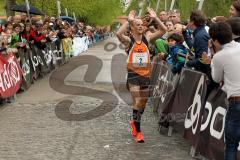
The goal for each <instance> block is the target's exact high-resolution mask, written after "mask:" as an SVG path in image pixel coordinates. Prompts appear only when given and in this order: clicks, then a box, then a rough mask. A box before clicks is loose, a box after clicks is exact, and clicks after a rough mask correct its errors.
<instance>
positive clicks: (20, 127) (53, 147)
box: [0, 39, 191, 160]
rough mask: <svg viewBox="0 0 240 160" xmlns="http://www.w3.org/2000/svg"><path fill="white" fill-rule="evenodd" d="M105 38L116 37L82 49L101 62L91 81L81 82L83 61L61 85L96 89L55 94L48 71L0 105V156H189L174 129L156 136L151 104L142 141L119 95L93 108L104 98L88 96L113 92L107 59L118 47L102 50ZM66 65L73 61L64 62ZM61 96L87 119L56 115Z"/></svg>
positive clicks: (181, 159) (121, 159)
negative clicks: (13, 99) (134, 134)
mask: <svg viewBox="0 0 240 160" xmlns="http://www.w3.org/2000/svg"><path fill="white" fill-rule="evenodd" d="M108 42H116V43H117V45H119V43H118V42H117V41H116V39H109V40H107V41H104V42H101V43H99V44H98V45H95V46H93V47H92V48H90V49H89V51H88V52H85V53H82V55H91V56H96V57H98V58H99V59H101V60H102V62H103V63H102V67H101V71H100V72H99V74H98V76H97V77H96V79H94V78H93V79H94V82H93V83H85V82H84V81H86V77H85V78H84V77H83V75H85V72H86V66H84V65H83V66H80V67H77V68H76V69H74V70H73V71H72V72H71V73H70V74H69V75H68V76H67V78H65V79H64V84H65V85H72V86H76V88H77V87H83V86H84V87H85V88H87V87H88V88H90V89H96V90H97V91H98V92H97V93H96V95H95V93H94V90H93V91H91V92H90V91H89V92H88V90H86V92H84V94H83V95H79V94H78V93H72V94H67V92H62V93H59V92H57V91H55V90H53V89H52V88H51V87H50V84H49V82H50V79H51V76H50V75H48V76H46V77H45V78H43V79H41V80H39V81H37V82H36V83H35V84H34V85H33V86H32V87H31V88H30V89H29V90H28V91H26V92H24V93H21V94H18V96H17V100H16V102H15V103H12V104H7V105H4V106H1V108H0V126H1V127H0V135H1V138H0V160H190V159H191V157H190V156H189V151H190V145H189V144H188V143H187V142H186V140H184V139H183V138H182V134H180V133H177V132H174V133H173V136H172V137H168V136H167V133H165V134H159V132H158V118H157V117H156V115H154V114H153V112H152V107H151V105H148V107H147V109H146V112H145V113H144V116H143V122H142V130H143V135H144V137H145V143H144V144H137V143H135V142H134V139H133V137H132V136H131V134H130V125H129V121H130V115H131V109H130V108H129V105H128V104H126V102H124V101H123V100H120V97H118V98H117V99H118V101H119V102H118V103H115V101H111V98H106V101H105V104H104V106H103V107H102V108H99V109H96V108H97V107H98V106H100V105H101V103H102V102H103V99H104V98H103V99H97V98H94V97H104V96H105V95H108V94H109V95H108V96H109V97H111V96H113V95H115V96H116V95H117V93H116V91H115V90H114V87H113V85H112V82H111V76H110V74H109V73H111V60H112V57H113V56H114V55H116V54H119V53H123V50H121V49H120V48H117V49H115V50H113V51H111V52H107V51H105V50H104V46H106V43H108ZM80 58H81V56H80ZM71 63H72V64H73V63H74V60H70V61H69V62H68V64H71ZM59 69H60V70H65V69H68V67H65V68H64V67H61V68H59ZM96 69H97V68H96ZM56 83H57V82H56ZM119 83H120V82H119ZM61 87H62V86H59V88H61ZM126 94H127V93H126ZM66 100H71V102H73V104H72V105H71V106H70V108H69V111H70V113H71V114H74V115H76V117H77V115H80V116H81V115H84V113H88V112H89V115H91V116H93V117H92V118H91V117H90V118H89V117H88V118H86V120H85V119H81V120H79V121H65V120H63V119H61V118H59V116H58V112H61V113H60V114H61V115H62V114H64V110H61V111H59V110H58V108H57V106H59V103H60V102H64V101H66ZM63 104H65V103H63ZM104 107H105V108H104ZM90 113H91V114H90ZM166 132H167V131H166Z"/></svg>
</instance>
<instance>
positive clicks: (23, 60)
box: [18, 49, 32, 90]
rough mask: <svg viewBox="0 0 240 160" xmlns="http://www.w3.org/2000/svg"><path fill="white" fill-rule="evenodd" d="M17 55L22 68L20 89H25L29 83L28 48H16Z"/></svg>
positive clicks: (30, 73)
mask: <svg viewBox="0 0 240 160" xmlns="http://www.w3.org/2000/svg"><path fill="white" fill-rule="evenodd" d="M18 55H19V58H20V66H21V69H22V74H23V81H22V86H21V89H22V90H26V89H27V88H29V87H30V85H31V75H32V72H31V68H30V54H29V50H27V49H18Z"/></svg>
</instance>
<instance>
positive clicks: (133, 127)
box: [130, 120, 137, 137]
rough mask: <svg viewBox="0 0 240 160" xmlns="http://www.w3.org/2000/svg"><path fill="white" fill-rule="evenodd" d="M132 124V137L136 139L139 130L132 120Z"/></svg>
mask: <svg viewBox="0 0 240 160" xmlns="http://www.w3.org/2000/svg"><path fill="white" fill-rule="evenodd" d="M130 124H131V129H132V135H133V136H134V137H135V136H136V135H137V129H136V127H135V124H134V120H131V122H130Z"/></svg>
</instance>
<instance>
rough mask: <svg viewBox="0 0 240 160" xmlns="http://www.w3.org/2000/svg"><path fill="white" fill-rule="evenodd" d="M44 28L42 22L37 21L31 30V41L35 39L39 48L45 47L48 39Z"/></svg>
mask: <svg viewBox="0 0 240 160" xmlns="http://www.w3.org/2000/svg"><path fill="white" fill-rule="evenodd" d="M42 29H43V28H42V24H41V23H40V22H37V23H36V24H35V28H33V29H32V30H31V31H30V41H33V42H34V44H35V45H36V46H37V47H38V48H39V49H44V48H45V46H46V41H47V40H46V37H45V35H44V34H43V30H42Z"/></svg>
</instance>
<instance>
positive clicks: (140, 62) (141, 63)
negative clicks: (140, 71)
mask: <svg viewBox="0 0 240 160" xmlns="http://www.w3.org/2000/svg"><path fill="white" fill-rule="evenodd" d="M147 63H148V54H147V53H133V59H132V64H133V66H134V67H147Z"/></svg>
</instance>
